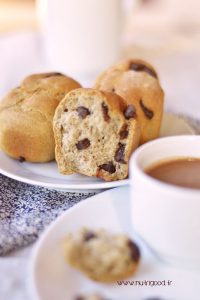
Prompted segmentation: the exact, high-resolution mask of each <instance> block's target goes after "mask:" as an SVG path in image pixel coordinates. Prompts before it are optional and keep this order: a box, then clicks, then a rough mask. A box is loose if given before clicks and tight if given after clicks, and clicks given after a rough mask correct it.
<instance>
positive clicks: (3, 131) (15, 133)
mask: <svg viewBox="0 0 200 300" xmlns="http://www.w3.org/2000/svg"><path fill="white" fill-rule="evenodd" d="M79 87H80V84H79V83H78V82H76V81H75V80H73V79H72V78H70V77H67V76H64V75H63V74H61V73H55V72H54V73H44V74H35V75H31V76H28V77H27V78H25V79H24V81H23V82H22V84H21V85H20V86H19V87H18V88H15V89H13V90H12V91H11V92H10V93H9V94H8V95H7V96H5V97H4V99H3V100H2V101H1V102H0V149H1V150H2V151H4V152H5V153H6V154H8V155H9V156H11V157H13V158H15V159H18V160H20V161H24V160H26V161H29V162H48V161H51V160H53V159H54V158H55V142H54V135H53V126H52V121H53V116H54V112H55V109H56V107H57V105H58V104H59V102H60V101H61V100H62V98H63V97H64V96H65V95H66V93H68V92H69V91H71V90H72V89H75V88H79Z"/></svg>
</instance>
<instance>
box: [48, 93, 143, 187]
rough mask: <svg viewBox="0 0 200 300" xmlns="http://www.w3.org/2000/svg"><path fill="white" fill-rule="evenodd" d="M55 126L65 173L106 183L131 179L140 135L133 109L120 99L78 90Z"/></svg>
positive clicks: (66, 102)
mask: <svg viewBox="0 0 200 300" xmlns="http://www.w3.org/2000/svg"><path fill="white" fill-rule="evenodd" d="M53 127H54V135H55V141H56V160H57V163H58V168H59V171H60V172H61V173H62V174H71V173H73V172H76V173H81V174H84V175H88V176H97V177H100V178H102V179H104V180H106V181H111V180H118V179H124V178H126V177H127V176H128V161H129V158H130V155H131V153H132V151H133V150H134V149H135V148H136V147H137V146H138V143H139V138H140V132H139V126H138V121H137V118H136V115H135V111H134V109H133V108H132V106H128V107H127V105H126V103H125V101H124V100H123V99H122V98H121V97H120V96H118V95H116V94H115V93H110V92H101V91H98V90H94V89H83V88H82V89H76V90H74V91H72V92H70V93H68V94H67V95H66V97H65V98H64V99H63V100H62V101H61V103H60V104H59V105H58V107H57V109H56V112H55V116H54V121H53Z"/></svg>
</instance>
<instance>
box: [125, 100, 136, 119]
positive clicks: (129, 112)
mask: <svg viewBox="0 0 200 300" xmlns="http://www.w3.org/2000/svg"><path fill="white" fill-rule="evenodd" d="M124 116H125V118H126V119H127V120H129V119H131V118H136V116H137V115H136V109H135V106H133V105H132V104H131V105H128V106H127V108H126V109H125V111H124Z"/></svg>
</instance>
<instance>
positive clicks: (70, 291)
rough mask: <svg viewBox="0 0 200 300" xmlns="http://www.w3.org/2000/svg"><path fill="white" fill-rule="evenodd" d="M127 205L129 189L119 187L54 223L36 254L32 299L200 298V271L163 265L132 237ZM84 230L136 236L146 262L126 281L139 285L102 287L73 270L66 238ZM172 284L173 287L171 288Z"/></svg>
mask: <svg viewBox="0 0 200 300" xmlns="http://www.w3.org/2000/svg"><path fill="white" fill-rule="evenodd" d="M129 205H130V203H129V187H121V188H116V189H112V190H109V191H106V192H104V193H101V194H98V195H96V196H93V197H91V198H88V199H87V200H84V201H82V202H81V203H79V204H78V205H76V206H74V207H73V208H71V209H69V210H68V211H66V212H65V213H63V215H62V216H61V217H59V218H58V219H57V220H56V221H55V222H53V223H52V224H51V225H50V227H48V229H47V230H46V231H45V232H44V234H43V235H42V237H41V238H40V240H39V242H38V243H37V244H36V247H35V249H34V253H33V256H32V260H31V277H30V292H31V294H32V295H33V299H34V300H37V299H40V300H55V299H59V300H73V299H74V297H75V296H76V295H78V294H88V293H94V292H95V293H96V292H97V293H100V294H102V295H104V296H106V299H107V298H108V299H111V300H144V299H147V298H150V297H153V296H154V297H159V298H161V299H163V300H164V299H166V300H197V299H199V298H198V297H199V294H200V285H199V278H200V272H199V271H191V270H185V269H184V266H183V267H182V268H174V267H171V266H168V265H166V264H164V263H162V262H160V261H159V260H158V259H157V258H156V257H155V256H154V255H153V254H152V253H151V251H150V250H149V249H148V248H147V247H146V246H145V244H144V243H143V242H142V241H141V240H140V239H139V238H138V237H136V236H134V235H133V230H132V225H131V220H130V214H129V213H130V209H129ZM82 226H86V227H88V228H105V229H108V230H110V231H114V232H125V233H126V234H128V235H129V236H130V237H132V238H133V239H134V240H135V241H136V242H137V244H138V245H139V247H140V250H141V253H142V256H141V257H142V259H141V262H140V265H139V269H138V271H137V272H136V274H135V276H134V277H132V278H129V279H128V280H129V282H131V281H133V280H134V281H138V282H140V283H141V285H139V283H137V285H132V286H131V285H121V286H120V285H118V284H117V283H115V284H110V285H109V284H108V285H106V284H98V283H96V282H93V281H91V280H89V279H87V278H86V277H85V276H84V275H82V274H81V273H79V272H78V271H76V270H74V269H72V268H70V267H69V266H68V265H67V264H66V263H65V260H64V256H63V247H62V246H63V245H62V244H63V239H64V237H65V235H66V234H67V233H68V232H73V231H76V230H78V229H79V228H80V227H82ZM145 280H146V281H148V282H149V281H159V282H162V284H163V285H161V286H150V284H147V285H145V284H144V283H143V285H142V282H145ZM164 281H165V282H164ZM168 281H171V284H169V285H168ZM164 283H165V285H164ZM152 284H153V283H152Z"/></svg>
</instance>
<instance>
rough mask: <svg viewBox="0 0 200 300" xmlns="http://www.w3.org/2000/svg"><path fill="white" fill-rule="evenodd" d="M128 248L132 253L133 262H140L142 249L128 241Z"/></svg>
mask: <svg viewBox="0 0 200 300" xmlns="http://www.w3.org/2000/svg"><path fill="white" fill-rule="evenodd" d="M128 247H129V249H130V251H131V258H132V260H133V261H135V262H138V261H139V259H140V249H139V248H138V246H137V245H136V244H135V243H134V242H133V241H131V240H128Z"/></svg>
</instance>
